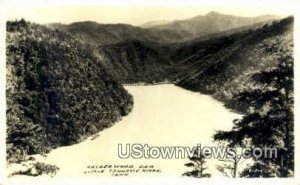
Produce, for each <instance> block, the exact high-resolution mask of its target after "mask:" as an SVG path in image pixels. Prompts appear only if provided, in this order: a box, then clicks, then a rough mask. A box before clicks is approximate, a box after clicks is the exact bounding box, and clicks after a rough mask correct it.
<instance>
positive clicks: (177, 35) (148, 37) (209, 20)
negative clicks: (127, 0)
mask: <svg viewBox="0 0 300 185" xmlns="http://www.w3.org/2000/svg"><path fill="white" fill-rule="evenodd" d="M275 19H278V17H276V16H273V15H265V16H258V17H251V18H250V17H238V16H232V15H224V14H220V13H217V12H210V13H208V14H206V15H204V16H203V15H199V16H196V17H193V18H190V19H185V20H176V21H171V22H167V23H164V22H165V21H152V22H150V23H148V25H147V23H146V26H145V25H144V26H143V25H141V26H140V27H138V26H132V25H129V24H100V23H97V22H93V21H85V22H75V23H71V24H68V25H64V24H50V25H49V27H50V28H54V29H60V30H62V31H64V32H66V33H69V34H71V35H73V36H75V37H76V38H78V39H79V40H80V41H81V42H83V43H90V44H96V45H106V44H116V43H118V42H124V41H126V40H140V41H143V42H158V43H176V42H182V41H187V40H192V39H195V38H198V37H203V36H205V35H208V34H213V33H218V32H222V31H226V30H230V29H234V28H238V27H243V26H249V25H252V24H255V23H259V22H266V21H272V20H275Z"/></svg>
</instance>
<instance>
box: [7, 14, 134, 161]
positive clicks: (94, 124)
mask: <svg viewBox="0 0 300 185" xmlns="http://www.w3.org/2000/svg"><path fill="white" fill-rule="evenodd" d="M6 41H7V46H6V57H7V65H6V66H7V86H6V97H7V152H8V158H9V159H10V160H14V159H16V158H17V157H22V156H24V155H26V154H35V153H43V152H45V151H47V150H48V149H51V148H55V147H57V146H62V145H70V144H73V143H76V142H79V141H80V140H81V139H82V138H84V137H86V136H88V135H91V134H94V133H96V132H98V131H100V130H103V129H104V128H107V127H109V126H111V125H112V124H113V123H114V122H116V121H118V120H119V119H121V117H122V116H125V115H127V114H128V113H129V112H130V111H131V108H132V105H133V99H132V97H131V95H129V94H128V93H127V91H126V90H125V89H124V88H123V87H122V85H121V84H120V83H119V82H117V81H115V80H114V79H113V78H112V77H111V76H109V75H108V74H107V72H106V71H105V70H104V68H103V67H102V65H101V64H100V62H99V59H96V58H95V57H93V54H92V53H91V51H90V50H89V48H88V47H84V46H82V45H81V44H80V43H79V42H78V41H77V40H75V39H74V38H72V37H71V36H69V35H68V34H65V33H63V32H61V31H58V30H49V29H48V28H46V27H44V26H40V25H35V24H32V23H28V22H25V21H24V20H21V21H14V22H7V35H6Z"/></svg>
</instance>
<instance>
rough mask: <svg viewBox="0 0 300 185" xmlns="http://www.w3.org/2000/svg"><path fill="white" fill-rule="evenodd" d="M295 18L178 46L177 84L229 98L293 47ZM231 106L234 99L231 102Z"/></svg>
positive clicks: (175, 58) (176, 61)
mask: <svg viewBox="0 0 300 185" xmlns="http://www.w3.org/2000/svg"><path fill="white" fill-rule="evenodd" d="M292 32H293V18H291V17H289V18H286V19H283V20H281V21H276V22H274V23H273V24H271V25H265V26H263V27H262V28H259V29H256V30H247V31H243V32H239V33H235V34H232V35H230V36H224V37H220V38H213V39H209V40H206V41H200V42H198V43H193V44H191V45H189V46H184V47H182V48H179V49H177V50H176V51H175V52H174V53H173V56H172V57H171V59H172V61H173V62H174V63H176V64H175V66H174V68H173V69H174V71H173V72H172V73H173V76H174V80H176V81H177V85H179V86H181V87H183V88H186V89H190V90H193V91H199V92H201V93H206V94H213V95H214V97H215V98H217V99H219V100H222V101H226V102H228V101H229V100H230V99H231V98H232V97H233V94H234V93H235V92H238V91H241V90H242V89H245V88H251V84H250V83H249V80H248V79H249V78H250V76H251V75H252V74H253V73H257V72H259V71H263V70H265V69H267V68H270V67H274V66H275V65H276V58H277V57H278V56H279V55H280V53H281V52H285V51H286V50H290V49H291V46H292V43H293V37H292ZM228 105H230V106H231V107H234V108H237V109H241V107H240V106H235V105H234V103H233V102H230V103H229V102H228Z"/></svg>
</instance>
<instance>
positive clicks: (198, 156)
mask: <svg viewBox="0 0 300 185" xmlns="http://www.w3.org/2000/svg"><path fill="white" fill-rule="evenodd" d="M189 159H190V160H191V162H189V163H186V164H185V166H187V167H192V168H193V170H192V171H188V172H185V173H184V174H183V176H189V177H196V178H210V177H211V174H209V173H206V170H207V167H206V165H205V164H206V156H204V155H203V154H202V153H201V152H199V151H198V150H196V151H195V153H194V155H193V156H192V157H189Z"/></svg>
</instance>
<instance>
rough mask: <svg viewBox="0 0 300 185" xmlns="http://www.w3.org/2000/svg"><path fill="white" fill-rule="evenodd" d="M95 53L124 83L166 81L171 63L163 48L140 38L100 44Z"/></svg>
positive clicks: (109, 70) (105, 66) (106, 67)
mask: <svg viewBox="0 0 300 185" xmlns="http://www.w3.org/2000/svg"><path fill="white" fill-rule="evenodd" d="M94 55H95V56H96V57H98V58H100V60H101V61H102V65H103V66H104V68H105V69H106V70H107V71H108V72H110V74H111V75H112V76H114V77H115V78H116V79H117V80H119V81H120V82H122V83H138V82H145V83H153V82H161V81H165V80H167V78H168V71H169V68H170V65H171V62H170V60H169V59H168V58H167V57H165V56H164V54H163V53H162V52H161V49H158V47H155V48H154V46H152V44H150V43H144V42H141V41H138V40H129V41H126V42H122V43H118V44H113V45H104V46H99V47H98V48H97V50H96V51H95V52H94Z"/></svg>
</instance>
